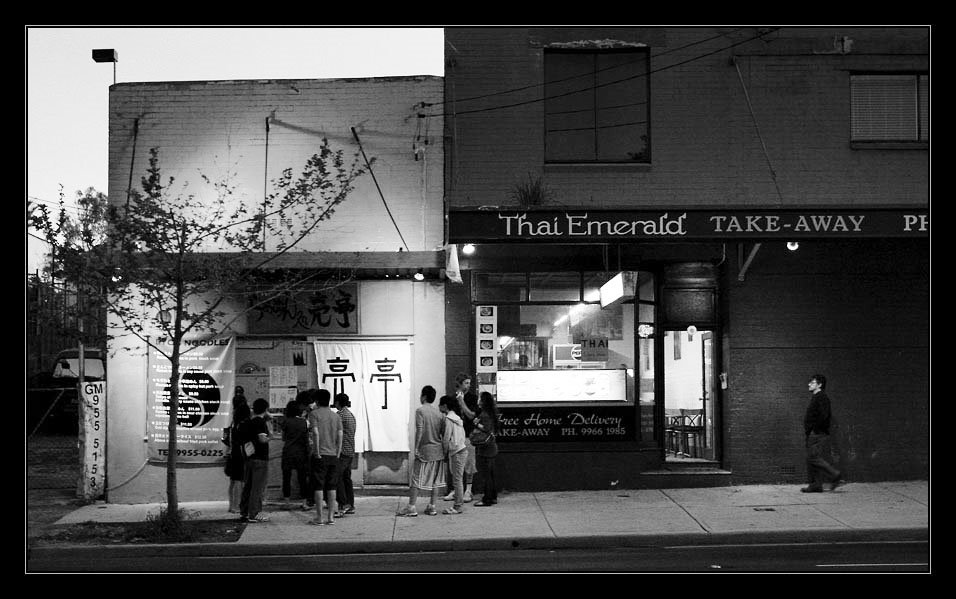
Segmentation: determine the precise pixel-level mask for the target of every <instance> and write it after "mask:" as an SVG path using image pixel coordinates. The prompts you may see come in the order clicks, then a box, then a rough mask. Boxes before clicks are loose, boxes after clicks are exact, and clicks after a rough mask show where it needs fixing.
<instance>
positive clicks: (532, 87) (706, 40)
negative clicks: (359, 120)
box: [421, 27, 744, 108]
mask: <svg viewBox="0 0 956 599" xmlns="http://www.w3.org/2000/svg"><path fill="white" fill-rule="evenodd" d="M742 29H744V28H743V27H738V28H737V29H734V30H732V31H729V32H727V33H720V34H717V35H715V36H712V37H709V38H707V39H703V40H698V41H696V42H691V43H689V44H684V45H683V46H678V47H676V48H671V49H669V50H664V51H663V52H658V53H657V54H652V55H651V58H658V57H660V56H664V55H665V54H670V53H672V52H679V51H680V50H686V49H687V48H690V47H692V46H697V45H700V44H705V43H707V42H710V41H713V40H715V39H719V38H722V37H726V36H728V35H730V34H733V33H737V32H738V31H741V30H742ZM453 47H454V46H453ZM638 62H643V60H640V61H638V60H632V61H628V62H624V63H621V64H615V65H611V66H609V67H604V68H603V69H598V70H596V71H592V72H590V73H583V74H581V75H572V76H571V77H565V78H564V79H555V80H554V81H549V82H547V84H545V83H533V84H531V85H525V86H524V87H515V88H512V89H506V90H502V91H497V92H491V93H487V94H482V95H480V96H471V97H468V98H457V99H455V100H454V101H455V102H470V101H471V100H481V99H484V98H491V97H494V96H503V95H505V94H513V93H515V92H520V91H525V90H528V89H534V88H536V87H543V86H544V85H553V84H555V83H562V82H564V81H571V80H572V79H580V78H581V77H591V76H593V75H594V74H596V73H602V72H604V71H609V70H611V69H619V68H621V67H625V66H630V65H632V64H637V63H638ZM447 103H448V102H447V101H446V102H422V103H421V107H422V108H429V107H431V106H439V105H441V104H447Z"/></svg>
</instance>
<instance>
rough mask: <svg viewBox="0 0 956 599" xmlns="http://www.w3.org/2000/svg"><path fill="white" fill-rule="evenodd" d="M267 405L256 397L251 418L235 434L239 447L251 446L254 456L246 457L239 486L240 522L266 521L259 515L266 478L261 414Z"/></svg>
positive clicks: (266, 452) (266, 439) (265, 437)
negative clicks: (237, 437)
mask: <svg viewBox="0 0 956 599" xmlns="http://www.w3.org/2000/svg"><path fill="white" fill-rule="evenodd" d="M268 410H269V402H268V401H266V400H265V399H263V398H261V397H260V398H259V399H257V400H255V401H254V402H252V418H250V419H249V420H246V421H245V422H243V423H242V424H241V425H240V429H239V434H240V435H241V441H242V443H243V445H244V444H245V443H247V442H250V443H252V444H253V447H254V453H252V454H251V455H250V454H246V462H245V476H244V477H243V483H242V499H241V500H240V502H239V519H240V520H242V521H243V522H250V523H252V522H268V521H269V518H268V517H266V516H263V515H262V514H261V512H262V499H263V496H264V495H265V491H266V481H267V480H268V478H269V427H268V426H267V425H266V420H265V415H266V412H267V411H268Z"/></svg>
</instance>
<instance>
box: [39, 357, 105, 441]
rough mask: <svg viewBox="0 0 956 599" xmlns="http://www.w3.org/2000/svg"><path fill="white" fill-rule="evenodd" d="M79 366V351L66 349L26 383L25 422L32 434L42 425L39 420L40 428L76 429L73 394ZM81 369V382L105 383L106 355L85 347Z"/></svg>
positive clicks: (74, 393) (77, 379)
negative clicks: (44, 426) (44, 369)
mask: <svg viewBox="0 0 956 599" xmlns="http://www.w3.org/2000/svg"><path fill="white" fill-rule="evenodd" d="M79 367H80V350H79V349H78V348H72V349H65V350H63V351H61V352H60V353H58V354H57V355H56V359H55V360H54V362H53V365H52V366H51V367H50V368H49V369H48V370H46V371H44V372H41V373H38V374H37V375H35V376H33V377H31V379H30V380H29V381H28V382H27V392H28V399H29V401H28V402H27V422H28V424H29V425H30V430H31V431H32V430H33V429H34V428H36V427H37V425H38V424H41V420H42V424H43V425H49V426H51V427H52V428H55V429H58V430H75V429H76V425H77V421H78V412H79V400H78V398H77V393H76V385H77V382H78V381H79V376H80V375H79V372H78V371H79ZM83 369H84V372H83V380H84V381H104V380H106V352H104V351H103V350H100V349H96V348H84V349H83ZM51 406H52V407H51Z"/></svg>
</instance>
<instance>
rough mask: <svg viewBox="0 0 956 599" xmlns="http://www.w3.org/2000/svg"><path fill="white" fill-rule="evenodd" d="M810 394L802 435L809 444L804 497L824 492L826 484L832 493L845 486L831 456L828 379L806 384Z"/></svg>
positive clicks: (819, 376)
mask: <svg viewBox="0 0 956 599" xmlns="http://www.w3.org/2000/svg"><path fill="white" fill-rule="evenodd" d="M807 387H808V388H809V390H810V405H809V406H807V413H806V416H804V418H803V431H804V434H805V435H806V444H807V483H808V484H807V486H806V487H804V488H802V489H800V490H801V491H802V492H804V493H821V492H823V481H824V479H826V480H828V481H829V483H830V490H831V491H832V490H834V489H836V488H837V487H839V486H840V485H842V484H844V480H843V474H842V473H841V472H840V471H839V470H837V469H836V468H834V467H833V466H832V465H831V464H830V462H828V461H827V458H828V457H829V456H830V398H829V396H827V393H826V388H827V379H826V377H825V376H823V375H822V374H815V375H813V376H812V377H811V378H810V382H809V383H807Z"/></svg>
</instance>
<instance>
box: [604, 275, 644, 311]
mask: <svg viewBox="0 0 956 599" xmlns="http://www.w3.org/2000/svg"><path fill="white" fill-rule="evenodd" d="M636 292H637V272H635V271H633V270H624V271H621V272H619V273H617V274H616V275H614V276H613V277H611V280H609V281H608V282H607V283H605V284H604V285H601V308H607V307H608V306H613V305H614V304H616V303H618V302H622V301H625V300H629V299H634V295H635V293H636Z"/></svg>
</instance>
